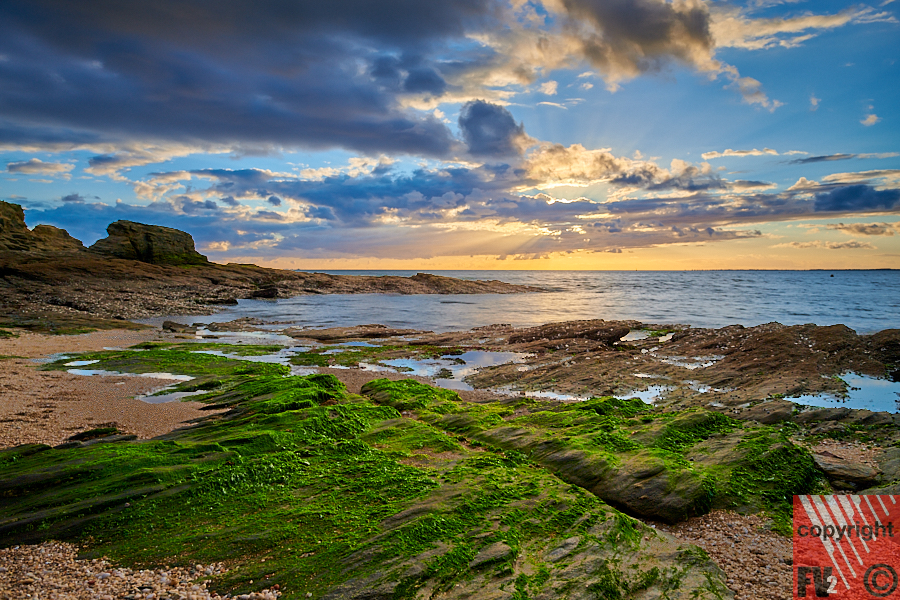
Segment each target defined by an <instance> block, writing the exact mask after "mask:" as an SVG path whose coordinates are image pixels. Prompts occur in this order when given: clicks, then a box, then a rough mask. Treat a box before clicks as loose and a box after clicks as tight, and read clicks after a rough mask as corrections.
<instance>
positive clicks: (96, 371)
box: [66, 369, 193, 381]
mask: <svg viewBox="0 0 900 600" xmlns="http://www.w3.org/2000/svg"><path fill="white" fill-rule="evenodd" d="M66 372H68V373H71V374H72V375H84V376H86V377H92V376H94V375H100V376H104V375H105V376H116V377H148V378H152V379H169V380H172V381H190V380H191V379H193V377H191V376H190V375H175V374H173V373H120V372H119V371H105V370H103V369H66Z"/></svg>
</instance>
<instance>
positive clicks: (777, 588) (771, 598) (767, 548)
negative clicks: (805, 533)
mask: <svg viewBox="0 0 900 600" xmlns="http://www.w3.org/2000/svg"><path fill="white" fill-rule="evenodd" d="M768 523H769V522H768V521H767V520H766V519H763V518H761V517H758V516H756V515H739V514H737V513H735V512H732V511H725V510H717V511H712V512H710V513H708V514H706V515H703V516H702V517H695V518H693V519H689V520H687V521H684V522H682V523H679V524H678V525H663V524H659V523H653V524H652V525H653V526H654V527H656V528H657V529H660V530H663V531H666V532H668V533H670V534H672V535H674V536H675V537H677V538H679V539H681V540H684V541H685V542H688V543H691V544H695V545H697V546H700V547H701V548H703V549H704V550H706V552H707V553H708V554H709V556H710V557H711V558H712V559H713V560H714V561H715V563H716V564H717V565H719V567H721V569H722V570H723V571H725V578H726V580H727V585H728V588H729V589H731V590H732V591H733V592H734V599H735V600H785V599H788V598H791V586H792V585H793V571H792V569H793V567H792V561H793V546H792V541H791V538H789V537H786V536H783V535H779V534H777V533H775V532H773V531H770V530H768V529H767V526H768Z"/></svg>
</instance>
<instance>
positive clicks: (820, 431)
mask: <svg viewBox="0 0 900 600" xmlns="http://www.w3.org/2000/svg"><path fill="white" fill-rule="evenodd" d="M844 431H847V426H846V425H844V424H843V423H835V422H833V421H829V422H827V423H820V424H819V425H816V426H815V427H813V428H812V429H810V430H809V433H810V435H827V434H829V433H834V432H844Z"/></svg>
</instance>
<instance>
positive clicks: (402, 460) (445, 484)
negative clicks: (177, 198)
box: [0, 344, 732, 600]
mask: <svg viewBox="0 0 900 600" xmlns="http://www.w3.org/2000/svg"><path fill="white" fill-rule="evenodd" d="M185 347H187V345H165V344H159V345H146V344H145V345H141V346H140V347H136V348H135V350H141V351H140V352H137V351H134V350H131V351H128V350H126V351H104V352H98V353H93V354H90V355H82V356H81V357H80V358H86V357H88V356H89V357H91V359H92V360H98V361H99V362H98V363H95V364H97V367H98V368H104V369H117V370H120V371H121V372H154V371H162V370H169V371H173V372H178V373H181V374H186V375H192V376H194V377H195V379H193V380H191V381H188V382H184V383H183V384H179V388H177V389H179V390H181V391H187V390H188V389H196V390H197V391H203V392H204V393H202V394H199V395H196V396H193V397H192V399H194V400H200V401H203V402H207V403H210V405H211V406H221V407H228V408H230V409H231V410H229V411H228V412H226V413H224V414H219V415H212V416H210V418H209V419H207V420H205V421H204V422H201V423H199V424H197V425H195V426H193V427H189V428H186V429H183V430H179V431H175V432H172V433H170V434H167V435H166V436H163V437H161V438H158V439H154V440H145V441H136V440H131V441H129V440H118V441H116V442H115V443H105V442H99V443H94V444H88V443H86V444H84V445H81V444H79V445H76V446H70V447H67V448H49V447H47V446H37V445H36V446H30V447H22V448H18V449H12V450H6V451H0V546H2V545H13V544H21V543H29V542H34V541H41V540H46V539H51V538H52V539H63V540H72V541H76V542H78V543H80V544H83V545H85V546H86V551H87V556H88V557H94V556H109V557H110V558H111V559H113V560H117V561H119V562H126V563H128V564H135V563H141V564H149V565H170V564H176V563H184V562H187V563H188V564H194V563H195V562H213V561H227V563H228V564H229V567H230V570H229V571H228V572H227V573H225V574H224V575H218V574H217V575H216V576H214V577H213V579H212V581H211V582H210V584H209V585H210V587H211V588H212V589H214V590H215V591H217V592H219V593H222V594H224V593H226V592H228V593H231V594H232V595H234V596H237V595H239V594H246V593H249V592H253V591H258V590H261V589H264V588H268V589H272V588H274V587H275V586H276V585H277V586H278V587H279V588H280V590H281V591H282V592H283V593H284V596H283V597H284V598H285V599H286V600H287V599H291V598H307V597H315V598H328V599H331V600H337V599H341V600H350V599H355V600H363V599H367V600H373V599H377V598H384V599H393V598H416V597H420V598H421V597H441V598H453V599H460V600H462V599H471V598H482V599H488V598H508V597H514V598H526V597H527V598H534V599H546V600H549V599H551V598H569V599H570V600H595V599H596V598H626V597H628V598H632V597H642V598H651V597H652V598H656V597H665V598H670V599H676V598H679V599H680V598H684V599H687V598H692V599H709V600H712V599H714V598H715V599H720V600H721V599H722V598H726V599H727V598H731V597H732V594H731V592H730V591H729V590H728V589H727V588H726V587H725V585H724V577H723V574H722V572H721V571H720V570H719V569H718V567H716V566H715V565H714V564H713V563H712V562H711V561H710V560H709V557H708V556H706V555H705V553H703V552H702V551H700V550H699V549H697V548H694V547H692V546H689V545H686V544H684V543H683V542H681V541H680V540H676V539H673V538H671V537H669V536H668V535H667V534H665V533H662V532H658V531H656V530H654V529H652V528H651V527H649V526H647V525H644V524H642V523H640V522H639V521H636V520H635V519H633V518H631V517H628V516H626V515H624V514H622V513H620V512H618V511H617V510H615V509H614V508H611V507H610V506H608V505H607V504H605V503H604V502H602V501H601V500H600V499H598V498H597V497H596V496H594V495H593V494H590V493H588V492H587V491H585V490H583V489H581V488H579V487H576V486H572V485H569V484H568V483H565V482H564V481H562V480H561V479H559V478H558V477H556V476H555V475H553V474H552V473H551V472H549V471H548V470H547V469H546V468H543V467H541V466H540V465H538V464H535V463H534V462H532V461H530V460H528V459H527V458H526V457H525V456H523V455H522V454H521V453H518V452H514V451H503V450H500V449H495V448H488V449H484V448H482V449H473V448H471V447H470V446H469V445H468V444H463V443H460V440H459V439H458V438H457V437H456V436H450V435H447V433H446V432H445V431H442V430H441V429H440V428H438V427H436V426H434V425H431V424H428V423H426V422H423V421H421V420H416V419H410V418H404V417H402V416H401V413H400V412H399V411H398V410H397V408H395V407H394V406H390V405H384V404H379V403H375V402H373V401H372V400H371V399H369V398H366V397H361V396H354V395H350V394H347V392H346V390H345V388H344V386H343V385H342V384H341V383H340V381H338V380H337V379H336V378H334V377H333V376H331V375H312V376H307V377H298V376H286V371H287V368H286V367H284V366H283V365H272V364H265V363H255V362H246V361H245V362H239V361H236V360H234V359H231V358H226V357H219V356H213V355H209V354H199V353H196V352H190V351H186V350H185ZM191 347H195V346H191ZM243 349H244V350H247V348H243ZM68 360H69V359H68V358H67V359H65V361H57V362H56V363H52V364H51V365H50V366H49V367H48V368H65V362H66V361H68ZM407 387H409V390H407V391H410V390H411V391H412V392H413V393H418V392H422V391H423V390H418V389H415V388H412V387H410V386H407ZM428 389H429V390H434V388H428ZM424 396H425V397H424V398H421V399H420V400H421V401H420V402H418V403H416V404H417V405H419V406H423V407H424V408H422V409H420V410H425V409H431V410H438V411H445V413H446V414H449V413H450V411H452V410H456V409H457V408H458V403H457V398H458V397H457V396H456V395H455V394H444V393H441V391H439V390H435V391H434V392H433V393H431V394H430V395H429V394H424ZM386 400H390V398H387V399H386ZM436 414H437V413H436ZM95 433H96V432H95ZM97 439H98V440H104V439H105V438H97Z"/></svg>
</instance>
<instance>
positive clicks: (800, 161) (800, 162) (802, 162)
mask: <svg viewBox="0 0 900 600" xmlns="http://www.w3.org/2000/svg"><path fill="white" fill-rule="evenodd" d="M851 158H856V155H855V154H827V155H824V156H810V157H809V158H797V159H795V160H792V161H790V162H789V164H792V165H807V164H810V163H818V162H830V161H833V160H849V159H851Z"/></svg>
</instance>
